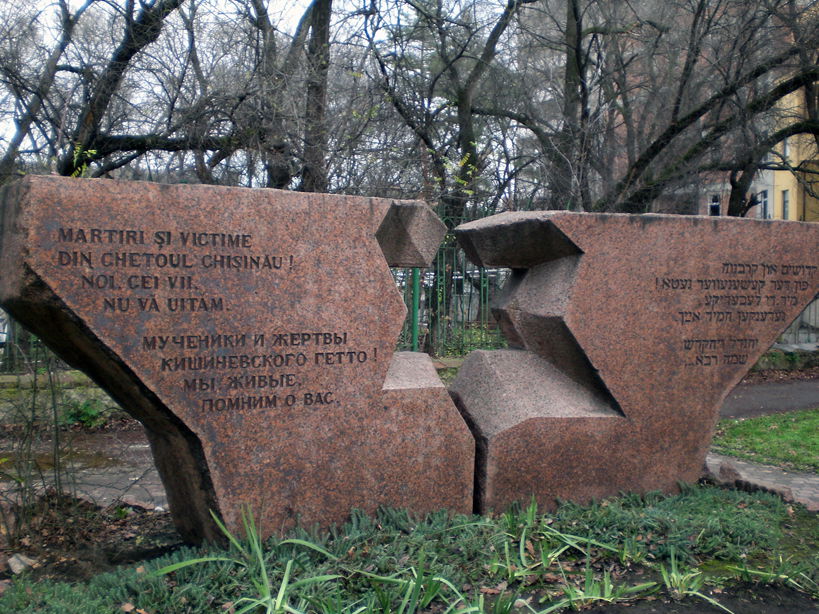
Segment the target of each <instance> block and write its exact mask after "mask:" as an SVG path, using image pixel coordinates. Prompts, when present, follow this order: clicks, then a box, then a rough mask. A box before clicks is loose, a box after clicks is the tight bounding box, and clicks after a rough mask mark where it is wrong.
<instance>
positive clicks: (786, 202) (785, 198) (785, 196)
mask: <svg viewBox="0 0 819 614" xmlns="http://www.w3.org/2000/svg"><path fill="white" fill-rule="evenodd" d="M790 201H791V195H790V190H782V219H783V220H787V219H788V215H789V213H790V211H789V209H790V206H791V202H790Z"/></svg>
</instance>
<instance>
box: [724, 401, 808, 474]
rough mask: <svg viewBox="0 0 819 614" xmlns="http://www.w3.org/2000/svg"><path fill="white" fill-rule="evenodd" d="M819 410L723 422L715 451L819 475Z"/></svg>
mask: <svg viewBox="0 0 819 614" xmlns="http://www.w3.org/2000/svg"><path fill="white" fill-rule="evenodd" d="M817 433H819V409H808V410H805V411H797V412H788V413H784V414H772V415H769V416H761V417H759V418H748V419H745V420H722V421H721V422H720V423H719V425H718V427H717V434H716V436H715V437H714V444H713V447H714V450H715V451H716V452H719V453H720V454H726V455H728V456H735V457H737V458H742V459H745V460H749V461H753V462H756V463H763V464H766V465H778V466H782V467H786V468H789V469H795V470H797V471H810V472H813V473H819V437H817Z"/></svg>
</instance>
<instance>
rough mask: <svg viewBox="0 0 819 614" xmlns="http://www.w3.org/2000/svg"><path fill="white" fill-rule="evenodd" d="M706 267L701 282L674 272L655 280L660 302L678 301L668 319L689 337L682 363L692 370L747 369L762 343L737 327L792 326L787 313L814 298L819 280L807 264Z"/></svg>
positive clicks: (691, 276)
mask: <svg viewBox="0 0 819 614" xmlns="http://www.w3.org/2000/svg"><path fill="white" fill-rule="evenodd" d="M703 264H704V266H703V265H701V267H700V270H699V271H698V273H699V275H697V276H694V275H690V276H686V277H680V276H679V271H675V273H674V275H667V276H662V277H655V278H654V288H655V290H656V292H657V293H658V294H659V295H660V296H661V297H662V295H664V294H674V295H677V296H676V301H677V305H678V306H677V307H675V311H673V312H671V313H669V314H668V315H669V318H670V319H671V321H673V322H674V323H676V324H678V325H679V326H680V327H682V330H683V331H684V333H685V336H684V338H683V340H682V349H683V351H684V357H683V359H682V360H683V364H684V365H685V366H686V367H692V368H700V367H718V366H720V365H747V364H748V361H749V356H750V355H751V353H752V352H753V351H754V350H756V349H758V348H759V345H760V343H759V339H758V338H757V337H737V336H735V335H734V334H733V333H734V331H736V330H737V327H738V326H740V325H744V324H749V323H755V322H771V323H774V324H781V325H783V326H785V325H787V324H788V323H789V322H790V320H789V317H788V312H789V311H790V310H791V309H792V308H793V307H796V306H797V305H799V304H801V303H802V302H803V301H804V300H805V298H806V297H808V298H809V295H810V294H811V293H812V291H813V287H814V284H815V281H816V280H817V279H819V272H817V269H818V268H819V267H817V266H816V265H812V264H806V263H798V262H796V263H795V262H764V261H762V262H759V263H735V262H723V263H721V265H714V264H710V263H703ZM715 325H716V326H715ZM706 332H708V333H709V334H705V333H706ZM714 333H716V334H714ZM763 349H765V348H763ZM749 366H750V365H749Z"/></svg>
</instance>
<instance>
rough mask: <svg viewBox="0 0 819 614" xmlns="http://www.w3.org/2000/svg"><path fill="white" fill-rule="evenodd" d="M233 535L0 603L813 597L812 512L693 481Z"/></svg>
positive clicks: (451, 610)
mask: <svg viewBox="0 0 819 614" xmlns="http://www.w3.org/2000/svg"><path fill="white" fill-rule="evenodd" d="M244 532H245V536H246V537H245V538H242V539H240V538H238V537H236V536H234V535H231V534H228V537H229V543H228V545H227V546H226V547H224V548H219V547H216V546H209V547H205V548H197V549H193V548H184V549H181V550H179V551H177V552H176V553H174V554H172V555H168V556H165V557H163V558H160V559H157V560H154V561H150V562H147V563H143V564H141V565H138V566H136V567H132V568H123V569H120V570H118V571H116V572H113V573H107V574H102V575H99V576H96V577H95V578H93V579H92V580H91V581H89V582H87V583H83V584H75V585H71V584H65V583H59V582H52V581H47V580H43V581H39V582H33V581H31V580H29V579H28V577H27V576H26V575H23V576H22V577H20V578H17V579H16V580H15V582H14V583H13V584H12V586H11V587H9V588H8V589H6V591H5V592H4V593H3V595H2V596H0V612H19V613H20V614H27V613H31V614H33V613H34V612H37V613H48V612H55V613H56V612H60V613H66V614H90V613H92V612H93V613H94V614H97V613H98V612H112V613H113V612H122V611H134V612H147V613H150V614H156V613H159V612H162V613H168V614H176V613H178V614H182V613H192V612H221V611H225V612H234V613H236V614H238V612H270V613H279V612H290V613H293V614H300V613H304V614H307V613H315V614H323V613H331V612H332V613H336V614H343V613H348V614H358V613H364V612H367V613H369V612H379V613H396V614H411V613H414V614H417V613H420V612H439V613H446V614H455V613H461V614H465V613H467V612H475V613H487V614H489V613H495V614H502V613H507V612H528V613H533V612H534V613H537V614H548V613H550V612H560V611H566V610H568V609H572V610H575V609H579V608H582V607H585V606H587V605H591V604H595V603H616V602H620V603H622V602H629V601H633V600H635V599H641V598H646V597H649V598H656V597H665V598H680V597H683V596H685V595H688V596H689V598H690V596H692V595H693V596H694V598H696V599H706V600H711V599H713V598H714V597H713V596H712V595H709V594H708V591H709V587H711V588H713V585H714V583H716V585H724V584H725V583H730V582H732V581H733V582H739V581H752V582H759V583H777V584H783V585H786V586H789V587H791V588H795V589H797V590H802V591H806V592H809V593H815V594H817V596H819V588H817V587H818V586H819V585H817V581H819V555H817V554H816V553H817V552H819V535H818V534H817V531H816V518H815V517H814V516H813V515H810V514H800V513H794V512H793V510H792V509H791V508H789V507H788V506H786V505H785V504H784V503H783V502H782V501H781V500H780V499H778V498H777V497H775V496H773V495H770V494H766V493H744V492H738V491H731V490H723V489H719V488H715V487H708V486H687V487H684V488H683V492H682V493H680V494H678V495H674V496H667V495H661V494H657V493H654V494H649V495H646V496H643V497H640V496H636V495H627V496H622V497H617V498H612V499H609V500H606V501H602V502H598V503H595V504H593V505H588V506H579V505H574V504H568V503H567V504H563V505H560V506H559V507H558V509H557V510H556V511H555V512H554V513H550V514H542V513H540V512H539V511H538V509H537V507H536V506H535V505H534V504H531V505H529V506H526V507H519V508H515V509H512V510H510V511H508V512H507V513H504V514H501V515H499V516H497V517H491V518H490V517H478V516H462V515H449V514H447V513H443V512H442V513H437V514H431V515H429V516H426V517H425V518H415V517H413V516H412V515H411V514H409V513H407V512H406V511H400V510H387V509H384V510H380V511H379V512H378V513H377V514H376V515H375V517H369V516H367V515H364V514H361V513H355V514H353V515H352V517H351V519H350V521H349V522H348V523H347V524H346V525H344V526H343V527H338V528H336V529H333V530H331V531H327V532H319V531H304V530H299V531H296V532H294V533H293V534H292V535H290V536H289V537H288V538H287V539H283V540H279V539H270V540H266V541H263V540H261V539H260V538H259V536H258V535H257V534H256V530H255V525H254V523H253V520H252V516H251V515H246V517H245V531H244ZM790 543H794V544H799V548H801V549H800V550H799V551H798V552H796V551H795V552H794V553H791V552H790V550H789V549H788V546H787V545H788V544H790ZM805 552H808V553H812V554H808V555H807V556H805ZM793 560H798V561H799V563H798V565H797V564H796V563H791V561H793ZM716 569H718V570H719V571H718V573H717V572H715V571H714V570H716Z"/></svg>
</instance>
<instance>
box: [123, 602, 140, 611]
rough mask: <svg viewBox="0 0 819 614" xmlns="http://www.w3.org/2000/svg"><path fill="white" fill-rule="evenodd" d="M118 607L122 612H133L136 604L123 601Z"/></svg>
mask: <svg viewBox="0 0 819 614" xmlns="http://www.w3.org/2000/svg"><path fill="white" fill-rule="evenodd" d="M119 609H120V610H122V611H123V612H133V611H134V610H136V606H135V605H134V604H133V603H123V604H122V605H121V606H119Z"/></svg>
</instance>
